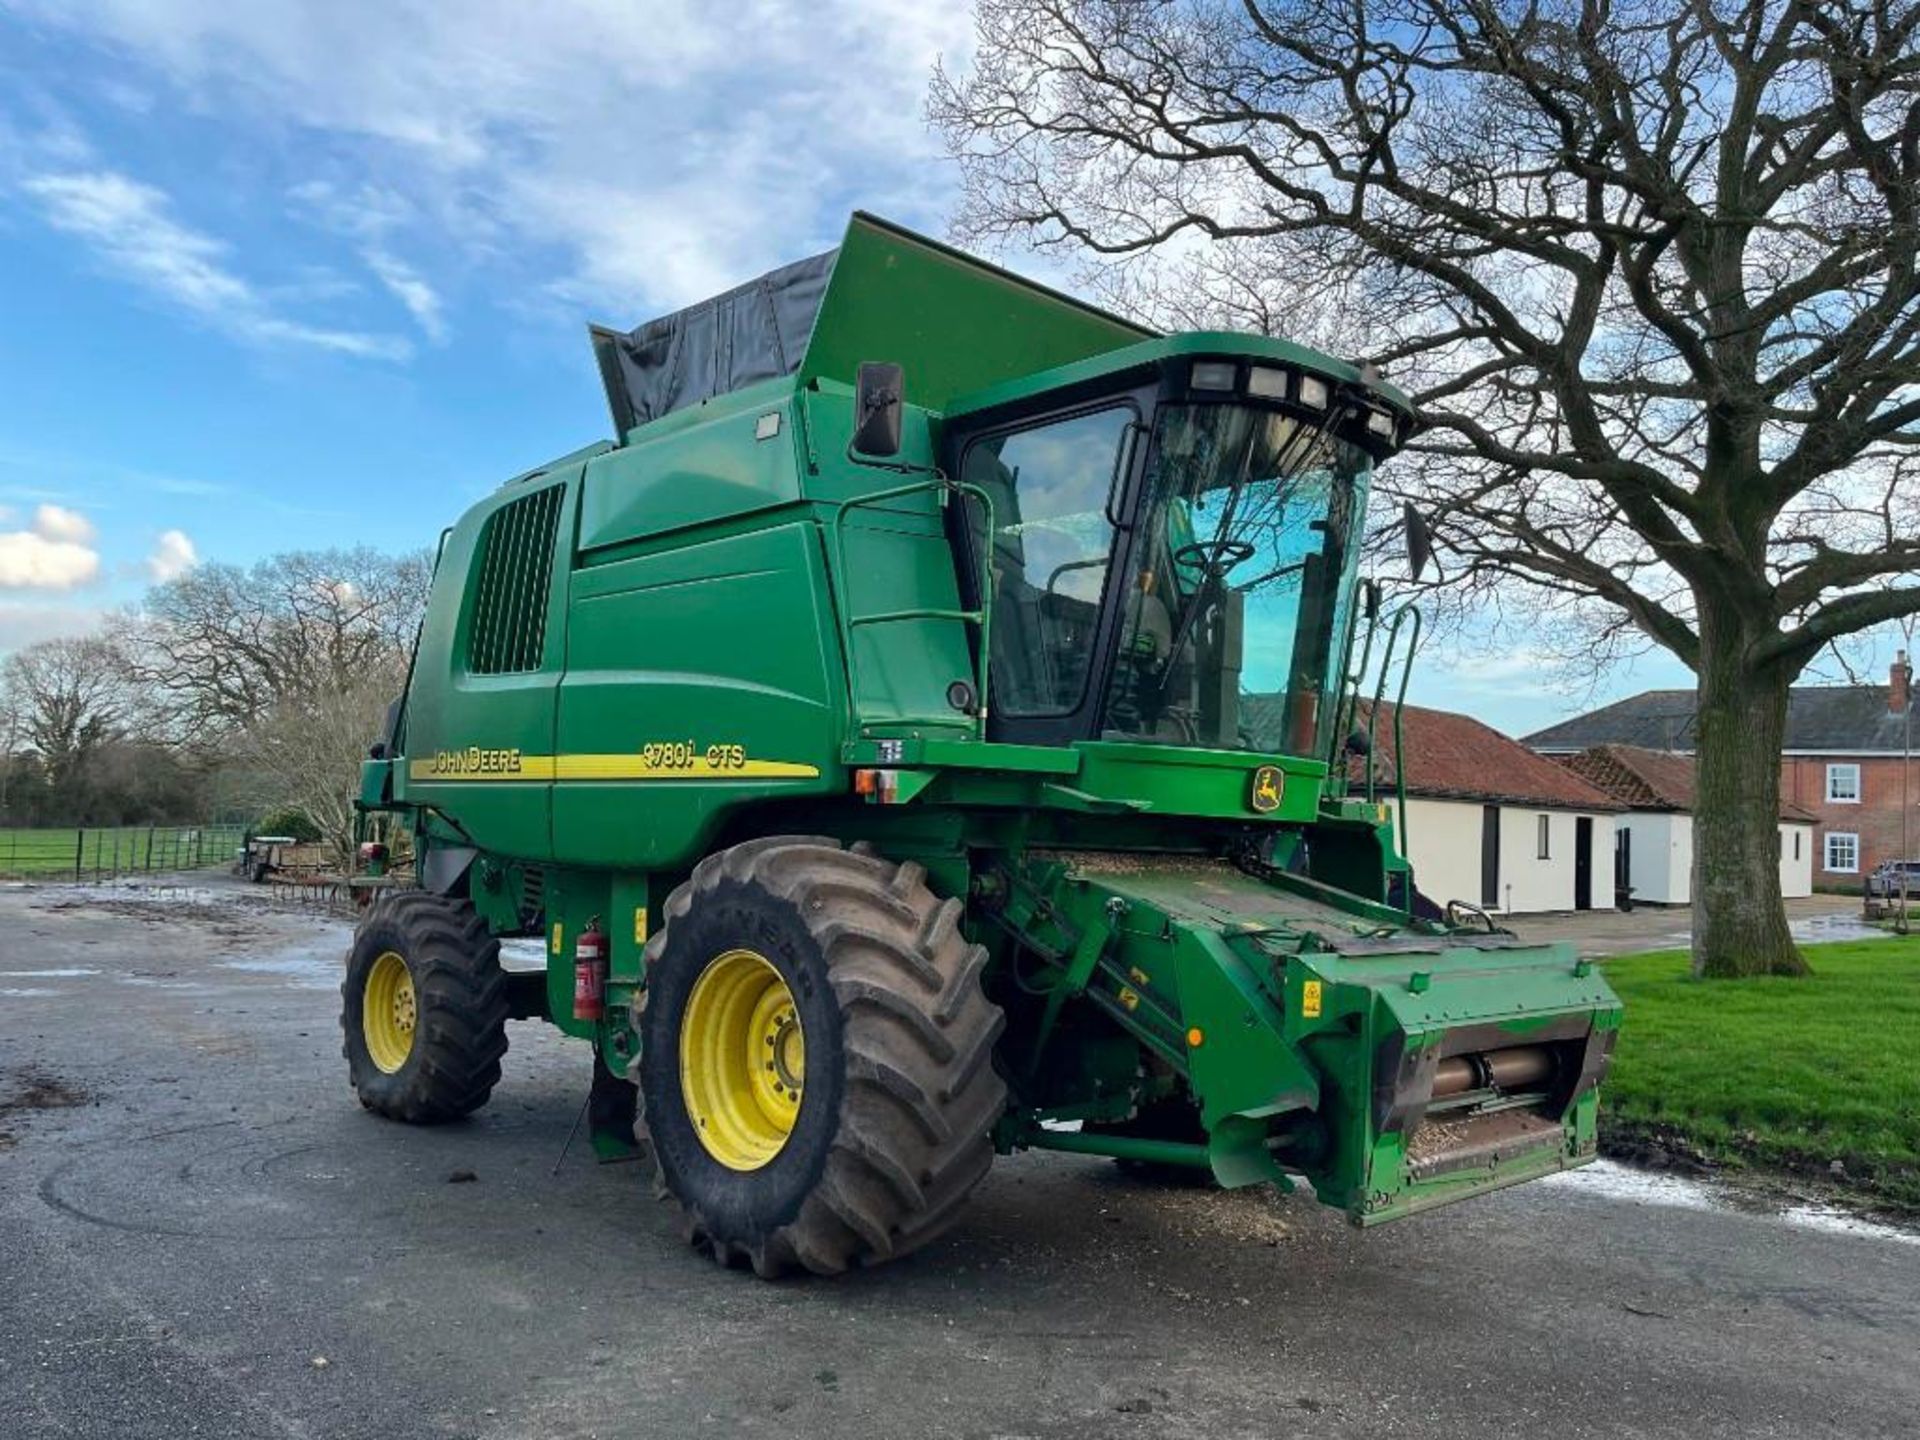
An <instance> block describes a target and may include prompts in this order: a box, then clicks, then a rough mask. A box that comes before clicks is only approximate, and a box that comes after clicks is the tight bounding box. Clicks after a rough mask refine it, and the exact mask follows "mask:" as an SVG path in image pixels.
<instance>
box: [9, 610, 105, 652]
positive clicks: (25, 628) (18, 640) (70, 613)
mask: <svg viewBox="0 0 1920 1440" xmlns="http://www.w3.org/2000/svg"><path fill="white" fill-rule="evenodd" d="M104 619H106V612H105V611H104V610H99V609H95V608H93V607H91V606H85V605H62V604H54V605H39V604H33V603H30V602H20V601H0V655H5V654H7V653H8V652H9V651H13V650H24V649H25V648H26V647H27V646H29V645H37V644H38V643H39V642H40V641H42V640H56V639H59V638H61V637H62V636H67V635H88V634H91V633H93V632H94V631H96V630H98V629H99V628H100V624H101V622H102V621H103V620H104Z"/></svg>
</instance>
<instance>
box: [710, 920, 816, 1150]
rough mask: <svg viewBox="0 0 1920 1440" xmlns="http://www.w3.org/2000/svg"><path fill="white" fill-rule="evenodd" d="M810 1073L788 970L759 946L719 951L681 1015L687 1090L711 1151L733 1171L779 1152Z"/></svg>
mask: <svg viewBox="0 0 1920 1440" xmlns="http://www.w3.org/2000/svg"><path fill="white" fill-rule="evenodd" d="M806 1073H807V1041H806V1035H805V1034H804V1032H803V1031H802V1030H801V1028H800V1012H799V1008H798V1007H797V1006H796V1005H795V1004H794V1000H793V991H791V990H789V989H788V988H787V982H786V981H785V980H782V979H781V978H780V972H779V971H778V970H775V969H774V968H773V966H772V965H771V964H770V963H768V961H767V959H766V957H765V956H763V955H761V954H759V953H758V952H756V951H753V950H729V951H727V952H726V953H725V954H723V955H718V956H716V957H715V958H714V959H713V960H712V961H711V962H709V963H708V965H707V968H706V969H705V970H702V971H701V972H700V978H699V979H698V980H696V981H694V982H693V993H692V994H691V995H689V996H688V997H687V1011H686V1014H685V1015H684V1016H682V1017H681V1021H680V1093H681V1095H682V1096H684V1097H685V1099H686V1104H687V1118H688V1119H690V1120H691V1121H692V1122H693V1133H694V1134H696V1135H698V1136H699V1137H700V1143H701V1144H702V1145H704V1146H706V1148H707V1153H708V1154H709V1155H711V1156H713V1158H714V1159H716V1160H718V1161H719V1162H720V1163H721V1164H722V1165H724V1166H726V1167H727V1168H728V1169H729V1170H758V1169H759V1168H760V1167H761V1166H762V1165H765V1164H766V1163H767V1162H768V1161H769V1160H771V1159H773V1157H774V1156H776V1155H778V1154H779V1153H780V1149H781V1147H782V1146H783V1145H785V1144H786V1143H787V1136H789V1135H791V1134H792V1133H793V1125H794V1121H795V1120H797V1119H798V1118H799V1115H800V1091H801V1088H802V1086H803V1085H804V1083H805V1081H806Z"/></svg>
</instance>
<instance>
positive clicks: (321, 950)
mask: <svg viewBox="0 0 1920 1440" xmlns="http://www.w3.org/2000/svg"><path fill="white" fill-rule="evenodd" d="M345 954H346V946H345V945H342V944H340V943H338V942H337V941H334V940H328V941H326V942H324V943H323V944H319V945H313V946H307V947H302V948H300V949H297V950H288V951H282V952H281V953H279V954H277V955H269V956H265V957H263V958H260V959H248V960H222V961H221V962H220V968H221V969H222V970H239V971H241V972H243V973H245V974H249V975H281V976H284V977H286V978H287V979H288V980H290V981H292V982H293V984H294V985H296V986H298V987H299V988H300V989H302V990H338V989H339V988H340V977H341V976H342V975H343V974H345V968H344V963H343V962H344V957H345Z"/></svg>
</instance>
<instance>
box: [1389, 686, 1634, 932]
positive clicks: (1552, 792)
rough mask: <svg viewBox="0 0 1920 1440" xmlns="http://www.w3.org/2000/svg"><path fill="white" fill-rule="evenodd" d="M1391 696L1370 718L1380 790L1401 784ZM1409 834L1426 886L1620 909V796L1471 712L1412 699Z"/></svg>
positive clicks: (1428, 890) (1440, 894) (1494, 897)
mask: <svg viewBox="0 0 1920 1440" xmlns="http://www.w3.org/2000/svg"><path fill="white" fill-rule="evenodd" d="M1393 720H1394V713H1393V709H1392V707H1382V710H1381V714H1380V720H1379V724H1378V725H1376V726H1375V727H1374V741H1375V744H1376V745H1377V746H1378V749H1377V750H1376V753H1375V755H1374V758H1373V765H1374V775H1375V787H1376V789H1375V793H1376V794H1378V795H1381V796H1383V797H1386V798H1391V797H1392V795H1393V793H1394V785H1393V775H1394V765H1395V756H1394V745H1393V733H1392V732H1393ZM1400 720H1401V725H1402V728H1403V730H1404V738H1405V741H1406V749H1407V762H1406V775H1407V834H1406V837H1405V839H1404V841H1403V842H1402V848H1403V849H1404V850H1405V851H1406V854H1407V858H1408V859H1409V860H1410V861H1411V862H1412V864H1413V878H1414V884H1415V885H1416V886H1417V887H1418V888H1419V891H1420V893H1421V894H1422V895H1425V896H1426V897H1427V898H1428V899H1430V900H1432V901H1433V902H1434V903H1435V904H1437V905H1439V906H1441V907H1443V908H1444V907H1445V906H1446V904H1447V903H1448V902H1449V901H1453V900H1458V901H1462V902H1464V903H1466V904H1469V905H1477V906H1479V907H1480V908H1481V909H1483V910H1486V911H1488V912H1489V913H1491V914H1501V915H1525V914H1532V913H1538V912H1540V911H1547V910H1589V909H1593V910H1611V909H1613V908H1614V881H1613V856H1614V822H1615V817H1616V816H1617V815H1619V814H1620V813H1622V810H1623V807H1622V806H1621V805H1620V804H1619V803H1618V802H1617V801H1615V800H1612V799H1610V798H1609V797H1608V796H1607V795H1606V794H1604V793H1603V792H1601V791H1600V790H1597V789H1595V788H1594V787H1593V786H1592V785H1590V784H1589V783H1587V782H1586V781H1585V780H1583V779H1582V778H1581V777H1580V776H1578V775H1575V774H1574V773H1573V772H1572V771H1571V770H1568V769H1567V768H1566V767H1565V766H1561V765H1556V764H1554V763H1553V762H1552V761H1551V760H1548V759H1546V758H1544V757H1543V756H1539V755H1536V754H1534V753H1533V752H1532V751H1531V750H1528V749H1527V748H1526V747H1525V746H1524V745H1521V744H1520V743H1519V742H1518V741H1515V740H1511V739H1509V738H1508V737H1506V736H1505V735H1502V734H1501V733H1500V732H1499V731H1497V730H1494V729H1492V728H1490V727H1489V726H1486V725H1483V724H1481V723H1480V722H1479V721H1478V720H1473V719H1470V718H1469V717H1467V716H1465V715H1455V714H1452V713H1451V712H1448V711H1445V710H1427V709H1424V708H1421V707H1418V706H1413V705H1409V706H1406V707H1405V708H1404V710H1403V711H1402V713H1401V716H1400Z"/></svg>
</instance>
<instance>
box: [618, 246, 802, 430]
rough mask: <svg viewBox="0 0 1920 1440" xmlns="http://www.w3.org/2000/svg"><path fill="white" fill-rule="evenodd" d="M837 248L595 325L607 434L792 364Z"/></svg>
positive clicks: (794, 367)
mask: <svg viewBox="0 0 1920 1440" xmlns="http://www.w3.org/2000/svg"><path fill="white" fill-rule="evenodd" d="M839 253H840V252H839V250H837V249H835V250H829V251H827V252H826V253H824V254H821V255H815V256H812V257H810V258H808V259H806V260H796V261H795V262H793V263H792V264H791V265H782V266H781V267H780V268H779V269H778V270H769V271H768V272H767V273H766V274H765V275H762V276H761V277H760V278H759V279H758V280H753V281H750V282H748V283H747V284H745V285H742V286H739V287H738V288H737V289H733V290H729V291H727V292H726V293H725V294H723V295H716V296H714V297H713V298H712V299H711V300H702V301H701V302H700V303H699V304H698V305H690V306H688V307H687V308H686V309H685V310H677V311H675V312H674V313H673V314H671V315H666V316H663V317H661V318H660V319H658V320H650V321H648V322H647V323H646V324H645V325H642V326H641V327H640V328H639V329H637V330H631V331H627V332H624V333H623V332H621V331H618V330H607V329H602V328H601V327H599V326H595V327H594V328H593V349H594V355H595V357H596V358H597V359H598V360H599V362H600V378H601V379H602V380H603V381H604V382H605V384H606V387H607V403H608V404H609V405H610V406H611V407H612V409H613V423H614V432H615V434H616V435H625V434H626V433H627V432H628V431H629V430H631V429H632V428H633V427H634V426H636V425H644V424H646V423H647V421H649V420H657V419H659V418H660V417H661V416H662V415H666V414H669V413H671V412H672V411H675V410H682V409H685V408H686V407H687V406H689V405H698V404H699V403H700V402H701V401H703V400H711V399H713V398H714V397H715V396H718V395H725V394H728V393H729V392H731V391H734V390H738V389H741V388H742V387H744V386H747V385H751V384H753V383H755V382H756V381H760V380H772V379H774V378H776V377H778V376H782V375H792V374H794V373H795V372H796V371H798V370H799V368H800V362H801V361H802V360H803V359H805V358H806V353H807V342H808V341H809V340H810V339H811V338H812V336H813V324H814V321H815V319H817V318H818V316H819V314H820V305H821V301H822V300H823V299H825V297H826V293H827V280H828V278H829V277H830V276H831V275H832V274H833V262H834V260H835V258H836V257H837V256H838V255H839Z"/></svg>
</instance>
